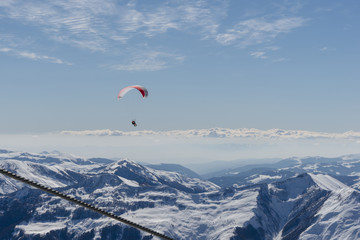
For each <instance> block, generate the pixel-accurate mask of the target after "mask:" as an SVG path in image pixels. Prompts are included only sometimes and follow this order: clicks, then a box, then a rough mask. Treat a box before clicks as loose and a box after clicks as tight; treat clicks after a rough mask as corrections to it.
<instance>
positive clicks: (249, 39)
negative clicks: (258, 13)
mask: <svg viewBox="0 0 360 240" xmlns="http://www.w3.org/2000/svg"><path fill="white" fill-rule="evenodd" d="M305 22H306V20H305V19H304V18H301V17H285V18H279V19H276V20H268V19H266V18H254V19H248V20H245V21H241V22H239V23H237V24H236V25H235V26H234V27H233V28H231V29H227V30H226V31H225V32H224V33H219V34H217V35H216V37H215V38H216V41H218V42H219V43H220V44H222V45H230V44H235V43H239V45H240V46H242V47H246V46H249V45H254V44H261V43H264V42H268V41H270V40H272V39H274V38H275V37H277V36H278V35H279V34H281V33H287V32H290V31H291V30H292V29H295V28H298V27H301V26H303V25H304V23H305Z"/></svg>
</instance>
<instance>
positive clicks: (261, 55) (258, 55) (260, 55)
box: [250, 51, 268, 59]
mask: <svg viewBox="0 0 360 240" xmlns="http://www.w3.org/2000/svg"><path fill="white" fill-rule="evenodd" d="M250 56H253V57H254V58H261V59H266V58H268V56H266V52H263V51H256V52H251V53H250Z"/></svg>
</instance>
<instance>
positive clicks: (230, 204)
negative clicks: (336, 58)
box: [0, 150, 360, 240]
mask: <svg viewBox="0 0 360 240" xmlns="http://www.w3.org/2000/svg"><path fill="white" fill-rule="evenodd" d="M0 167H1V168H3V169H6V170H9V171H12V172H14V173H16V174H18V175H20V176H22V177H25V178H27V179H30V180H32V181H35V182H38V183H41V184H43V185H45V186H48V187H51V188H54V189H56V190H57V191H60V192H63V193H65V194H67V195H70V196H73V197H74V198H76V199H79V200H82V201H84V202H87V203H90V204H92V205H95V206H97V207H100V208H102V209H104V210H106V211H108V212H112V213H114V214H116V215H119V216H121V217H123V218H125V219H128V220H130V221H133V222H136V223H138V224H140V225H142V226H145V227H147V228H150V229H153V230H155V231H157V232H161V233H164V234H165V235H167V236H169V237H171V238H174V239H200V240H202V239H204V240H205V239H233V240H235V239H276V240H280V239H284V240H287V239H289V240H290V239H359V238H360V217H359V210H360V209H359V208H360V192H359V190H360V189H359V188H360V179H359V177H360V156H357V155H348V156H343V157H339V158H321V157H308V158H290V159H285V160H282V161H279V162H277V163H271V164H268V165H264V164H262V165H253V166H249V165H248V166H242V167H240V168H233V169H226V170H222V171H221V172H217V173H213V175H212V176H209V177H208V178H207V180H205V179H200V178H199V176H198V175H197V174H196V173H194V172H192V171H191V170H187V169H186V168H184V167H182V166H179V165H164V164H163V165H160V166H159V165H154V166H152V167H151V166H144V165H141V164H139V163H136V162H134V161H131V160H128V159H120V160H117V161H112V160H109V159H102V158H93V159H91V158H89V159H87V158H82V157H77V156H74V155H71V154H63V153H60V152H51V153H49V152H42V153H39V154H34V153H26V152H13V151H8V150H0ZM203 178H204V177H203ZM0 239H135V240H136V239H157V237H153V236H151V235H150V234H148V233H144V232H142V231H139V230H137V229H135V228H132V227H129V226H127V225H125V224H122V223H118V222H116V221H115V220H111V219H108V218H106V217H103V216H101V215H99V214H98V213H95V212H91V211H90V210H86V209H84V208H82V207H79V206H76V205H74V204H72V203H69V202H66V201H65V200H62V199H60V198H59V197H56V196H52V195H49V194H47V193H45V192H42V191H40V190H38V189H34V188H32V187H29V186H27V185H25V184H23V183H20V182H17V181H15V180H12V179H10V178H8V177H6V176H0Z"/></svg>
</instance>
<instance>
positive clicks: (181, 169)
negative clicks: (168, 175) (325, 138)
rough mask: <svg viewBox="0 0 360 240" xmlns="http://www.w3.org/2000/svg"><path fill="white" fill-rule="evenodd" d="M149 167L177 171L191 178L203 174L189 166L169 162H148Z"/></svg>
mask: <svg viewBox="0 0 360 240" xmlns="http://www.w3.org/2000/svg"><path fill="white" fill-rule="evenodd" d="M146 166H147V167H150V168H153V169H156V170H164V171H169V172H177V173H180V174H181V175H184V176H186V177H190V178H200V179H201V176H200V175H199V174H197V173H196V172H194V171H192V170H190V169H189V168H186V167H183V166H181V165H179V164H167V163H161V164H147V165H146Z"/></svg>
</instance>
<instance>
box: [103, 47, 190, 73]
mask: <svg viewBox="0 0 360 240" xmlns="http://www.w3.org/2000/svg"><path fill="white" fill-rule="evenodd" d="M183 60H184V57H183V56H180V55H175V54H168V53H164V52H159V51H150V52H144V53H142V54H137V55H135V56H134V57H133V58H132V59H131V60H129V63H126V64H117V65H111V66H110V68H111V69H114V70H120V71H157V70H161V69H164V68H167V67H168V66H169V65H170V64H172V63H180V62H182V61H183Z"/></svg>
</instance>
